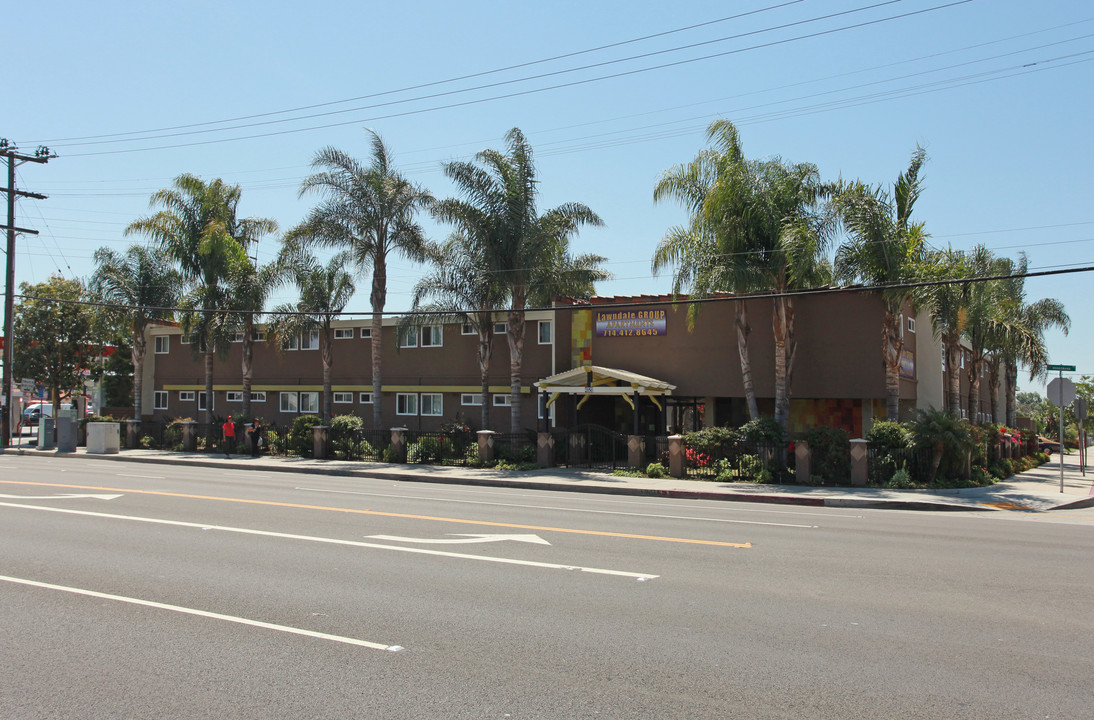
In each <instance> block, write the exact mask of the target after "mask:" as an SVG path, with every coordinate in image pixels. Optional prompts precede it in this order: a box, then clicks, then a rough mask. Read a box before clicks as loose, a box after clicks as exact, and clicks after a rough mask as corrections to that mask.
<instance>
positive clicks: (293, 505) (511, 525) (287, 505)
mask: <svg viewBox="0 0 1094 720" xmlns="http://www.w3.org/2000/svg"><path fill="white" fill-rule="evenodd" d="M0 484H5V485H35V486H40V487H63V488H76V489H81V490H92V489H97V490H111V491H113V492H123V493H133V494H141V495H159V496H161V497H175V498H186V499H188V500H213V501H219V502H234V503H242V504H245V505H263V506H266V507H284V508H294V509H297V510H320V511H325V512H342V513H349V514H351V515H371V516H373V517H391V518H401V519H404V520H427V521H431V522H447V523H458V524H460V525H481V526H484V527H504V528H516V529H518V530H539V531H541V532H558V533H569V534H571V535H594V536H599V537H613V538H623V539H627V540H657V541H660V542H676V543H686V544H690V545H713V546H716V547H731V548H743V549H749V548H751V547H752V543H750V542H747V543H734V542H725V541H722V540H696V539H694V538H675V537H663V536H659V535H637V534H633V533H617V532H608V531H606V530H581V529H578V528H559V527H548V526H543V525H520V524H517V523H503V522H494V521H491V520H465V519H463V518H447V517H437V516H433V515H412V514H408V513H393V512H380V511H378V510H367V509H366V510H360V509H357V508H340V507H329V506H325V505H301V504H298V503H284V502H274V501H273V500H250V499H247V498H230V497H217V496H215V495H191V494H188V493H173V492H165V491H162V490H136V489H132V488H104V487H98V488H91V487H87V486H84V485H66V484H61V483H39V482H29V481H23V480H0Z"/></svg>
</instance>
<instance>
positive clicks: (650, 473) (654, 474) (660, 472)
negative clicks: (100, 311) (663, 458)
mask: <svg viewBox="0 0 1094 720" xmlns="http://www.w3.org/2000/svg"><path fill="white" fill-rule="evenodd" d="M666 475H668V470H666V469H665V466H664V465H662V464H661V463H650V464H649V465H647V466H646V476H647V477H651V478H663V477H665V476H666Z"/></svg>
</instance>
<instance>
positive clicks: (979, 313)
mask: <svg viewBox="0 0 1094 720" xmlns="http://www.w3.org/2000/svg"><path fill="white" fill-rule="evenodd" d="M966 263H967V264H968V271H969V275H970V277H974V278H985V277H994V276H997V275H1005V274H1007V273H1009V272H1010V270H1011V269H1012V267H1013V263H1012V262H1011V261H1010V260H1008V259H1006V258H997V257H995V255H994V254H993V253H992V252H991V251H990V250H988V249H987V248H986V247H984V246H983V245H977V246H975V247H974V248H973V249H972V250H971V251H969V253H968V254H967V255H966ZM1005 290H1006V287H1005V286H1004V285H1003V284H1002V282H1001V281H998V280H981V281H980V282H974V283H970V284H969V285H968V287H967V288H966V294H965V297H966V300H965V303H966V310H965V318H966V320H965V337H966V339H967V340H968V343H969V361H968V362H967V363H966V366H965V372H966V376H967V377H968V379H969V401H968V405H969V419H970V420H972V421H973V422H977V421H978V419H979V409H980V386H981V378H983V376H984V370H985V369H988V366H989V365H990V364H991V363H990V356H991V354H992V351H993V350H994V346H995V345H996V344H998V343H999V341H1000V338H1001V337H1004V336H1006V335H1008V334H1012V333H1021V332H1022V331H1023V329H1022V328H1019V327H1012V318H1011V316H1010V315H1009V313H1008V312H1007V309H1006V302H1005V301H1006V298H1005ZM991 386H992V383H991V381H990V378H989V387H991ZM994 392H995V388H992V394H993V396H994ZM996 404H997V403H996ZM993 415H994V409H993ZM993 420H994V417H993Z"/></svg>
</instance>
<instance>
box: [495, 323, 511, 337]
mask: <svg viewBox="0 0 1094 720" xmlns="http://www.w3.org/2000/svg"><path fill="white" fill-rule="evenodd" d="M507 332H509V323H507V322H496V323H494V334H495V335H504V334H505V333H507Z"/></svg>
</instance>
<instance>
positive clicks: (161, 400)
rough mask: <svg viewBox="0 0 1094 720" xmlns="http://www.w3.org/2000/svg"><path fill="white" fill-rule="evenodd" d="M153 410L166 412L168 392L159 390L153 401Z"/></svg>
mask: <svg viewBox="0 0 1094 720" xmlns="http://www.w3.org/2000/svg"><path fill="white" fill-rule="evenodd" d="M152 409H153V410H166V409H167V391H166V390H157V391H156V394H155V397H154V399H153V401H152Z"/></svg>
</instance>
